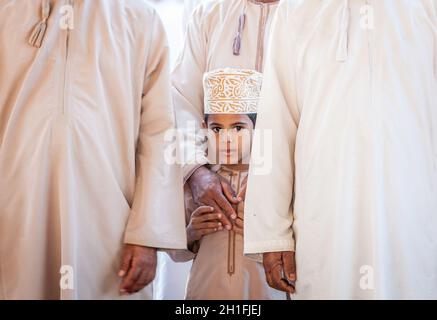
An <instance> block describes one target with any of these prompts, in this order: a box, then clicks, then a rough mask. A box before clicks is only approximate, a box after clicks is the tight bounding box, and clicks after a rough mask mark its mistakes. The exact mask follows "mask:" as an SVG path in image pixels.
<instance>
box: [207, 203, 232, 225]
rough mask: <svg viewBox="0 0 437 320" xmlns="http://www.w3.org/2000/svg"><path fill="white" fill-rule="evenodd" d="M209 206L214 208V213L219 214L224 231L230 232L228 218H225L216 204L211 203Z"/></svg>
mask: <svg viewBox="0 0 437 320" xmlns="http://www.w3.org/2000/svg"><path fill="white" fill-rule="evenodd" d="M211 206H212V207H213V208H214V212H216V213H218V214H220V215H221V216H220V222H221V223H222V224H223V225H224V226H225V228H226V230H231V229H232V223H231V221H230V220H229V218H228V217H227V216H226V214H224V213H223V211H222V210H221V208H220V206H219V205H218V204H217V203H216V202H213V203H212V204H211Z"/></svg>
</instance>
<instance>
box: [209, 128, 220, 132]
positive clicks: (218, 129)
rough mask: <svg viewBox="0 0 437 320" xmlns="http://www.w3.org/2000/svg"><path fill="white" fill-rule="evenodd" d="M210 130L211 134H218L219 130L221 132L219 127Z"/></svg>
mask: <svg viewBox="0 0 437 320" xmlns="http://www.w3.org/2000/svg"><path fill="white" fill-rule="evenodd" d="M211 130H212V131H213V132H215V133H219V132H220V130H221V128H220V127H214V128H212V129H211Z"/></svg>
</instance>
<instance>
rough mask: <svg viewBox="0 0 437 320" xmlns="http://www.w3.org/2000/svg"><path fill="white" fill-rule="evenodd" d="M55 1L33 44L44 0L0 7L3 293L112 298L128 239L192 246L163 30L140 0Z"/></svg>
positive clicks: (153, 244)
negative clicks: (70, 16)
mask: <svg viewBox="0 0 437 320" xmlns="http://www.w3.org/2000/svg"><path fill="white" fill-rule="evenodd" d="M51 3H52V5H53V7H52V10H51V14H50V17H49V19H48V28H47V32H46V34H45V37H44V40H43V43H42V46H41V48H40V49H38V48H36V47H33V46H31V45H29V44H28V39H29V36H30V33H31V31H32V29H33V28H34V26H35V25H36V24H37V23H38V22H39V21H40V18H41V17H40V13H41V4H42V1H28V0H17V1H10V0H6V1H1V3H0V48H1V49H0V68H1V71H0V175H1V178H0V298H2V299H59V298H61V299H115V298H120V296H119V284H120V279H119V278H118V277H117V272H118V270H119V266H120V259H121V257H120V254H121V249H122V246H123V243H130V244H137V245H143V246H150V247H157V248H184V247H185V246H186V235H185V221H184V213H183V192H182V190H183V188H182V174H181V172H180V170H179V169H178V166H175V165H168V164H166V162H165V161H164V149H165V148H166V143H164V134H165V132H166V130H167V129H172V128H173V126H174V112H173V108H172V106H171V99H170V86H169V83H170V82H169V72H168V48H167V43H166V36H165V33H164V31H163V28H162V25H161V22H160V20H159V18H158V16H157V15H156V13H155V12H154V11H153V10H152V9H151V8H150V7H149V6H148V5H146V4H145V3H144V1H138V0H98V1H96V0H92V1H91V0H73V1H67V0H65V1H61V0H59V1H51ZM65 5H72V6H73V8H74V9H73V12H74V25H73V26H74V29H73V30H65V29H63V28H61V24H60V20H61V18H62V17H65V14H66V13H65V12H66V11H62V10H61V8H62V6H65ZM64 8H65V7H64ZM67 12H69V11H68V10H67ZM169 199H171V201H169ZM61 266H63V267H64V268H63V269H61ZM60 271H62V272H63V276H64V277H63V278H62V280H63V281H62V283H63V286H60V282H61V274H60ZM71 289H72V290H71ZM151 289H152V288H151V286H149V287H147V288H145V289H144V290H142V291H141V292H140V293H138V294H136V295H134V296H131V297H125V298H137V299H138V298H151Z"/></svg>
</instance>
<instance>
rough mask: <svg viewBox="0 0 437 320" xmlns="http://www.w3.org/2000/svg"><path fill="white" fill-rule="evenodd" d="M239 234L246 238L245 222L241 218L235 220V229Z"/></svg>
mask: <svg viewBox="0 0 437 320" xmlns="http://www.w3.org/2000/svg"><path fill="white" fill-rule="evenodd" d="M233 230H234V231H235V232H236V233H237V234H239V235H242V236H244V221H243V219H241V218H237V219H236V220H235V225H234V229H233Z"/></svg>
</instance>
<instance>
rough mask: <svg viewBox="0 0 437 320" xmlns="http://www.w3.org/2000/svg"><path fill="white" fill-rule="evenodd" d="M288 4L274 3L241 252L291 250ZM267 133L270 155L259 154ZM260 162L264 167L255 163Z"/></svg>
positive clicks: (292, 121)
mask: <svg viewBox="0 0 437 320" xmlns="http://www.w3.org/2000/svg"><path fill="white" fill-rule="evenodd" d="M288 3H289V2H287V1H284V2H283V3H281V4H280V7H279V8H278V11H277V12H278V13H277V16H276V18H275V22H274V27H273V30H272V40H271V45H270V46H271V47H270V48H269V53H268V60H267V62H266V68H265V77H264V83H263V89H262V94H261V101H260V107H259V112H258V119H257V125H256V134H255V137H254V151H253V153H252V161H251V169H250V176H249V179H248V189H247V195H246V208H245V254H257V253H264V252H280V251H293V250H294V239H293V230H292V224H293V212H292V198H293V188H294V187H293V184H294V149H295V141H296V134H297V128H298V121H299V120H298V119H299V114H298V108H297V97H296V88H295V86H296V79H295V71H296V70H295V67H296V55H295V52H294V51H295V50H294V48H295V44H294V41H293V40H294V35H293V32H291V31H290V30H293V29H292V26H291V23H290V22H289V21H288V16H287V13H288V11H289V10H288V8H287V5H288ZM268 132H271V134H272V136H271V137H272V139H271V140H270V139H269V138H268V141H265V140H264V143H266V144H268V145H271V146H272V154H271V155H270V154H264V155H263V157H260V155H259V154H257V153H258V152H256V148H255V145H256V144H257V143H258V142H259V141H262V140H263V139H264V138H263V137H268V135H267V136H265V135H264V134H265V133H268ZM265 158H267V162H266V159H265ZM269 158H270V159H269ZM263 161H264V165H265V166H266V168H267V170H266V169H265V168H264V169H262V170H261V168H260V167H259V164H260V163H262V162H263ZM269 167H270V168H271V169H270V168H269ZM262 171H265V172H262Z"/></svg>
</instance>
